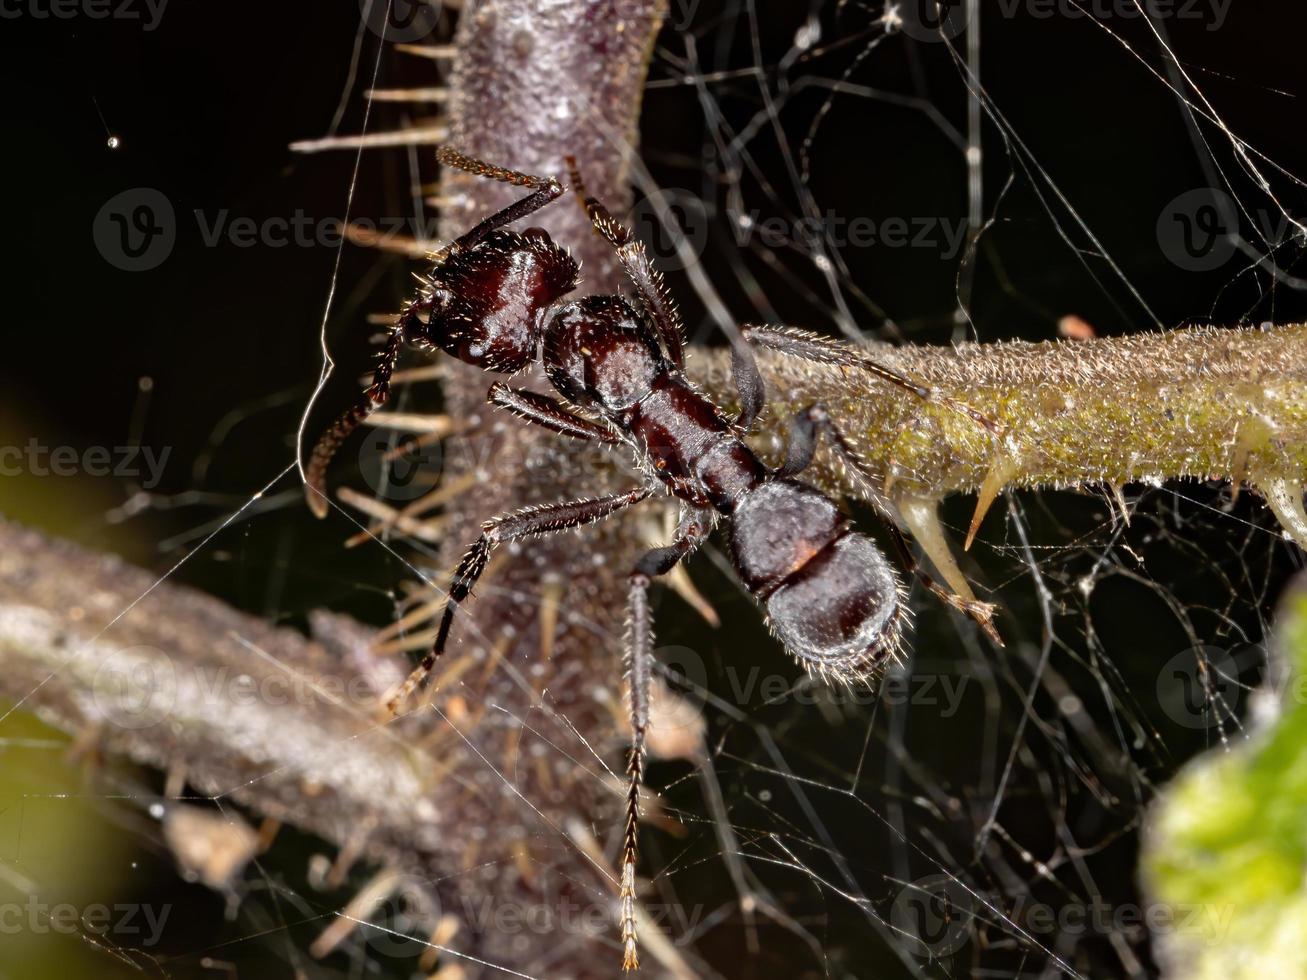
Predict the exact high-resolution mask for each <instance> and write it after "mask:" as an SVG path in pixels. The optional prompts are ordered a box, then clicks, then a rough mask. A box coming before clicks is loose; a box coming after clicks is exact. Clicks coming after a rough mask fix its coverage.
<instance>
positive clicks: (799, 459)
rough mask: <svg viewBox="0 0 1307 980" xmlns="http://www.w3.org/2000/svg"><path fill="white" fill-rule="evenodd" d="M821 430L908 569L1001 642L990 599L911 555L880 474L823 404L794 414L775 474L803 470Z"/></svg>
mask: <svg viewBox="0 0 1307 980" xmlns="http://www.w3.org/2000/svg"><path fill="white" fill-rule="evenodd" d="M822 434H825V436H826V438H827V440H828V441H829V442H830V444H831V446H832V448H833V449H834V450H835V453H836V455H837V456H838V457H839V458H840V461H841V462H842V463H843V464H844V465H845V466H846V467H848V468H849V470H851V471H852V472H853V473H854V474H855V475H857V477H858V478H859V480H860V481H861V483H862V484H863V486H864V489H865V492H866V495H867V498H868V499H869V500H870V501H871V503H872V506H874V507H875V508H876V510H877V511H878V512H879V513H880V514H881V516H882V517H883V518H884V519H885V526H886V527H887V528H888V529H889V532H890V536H891V537H892V538H893V540H894V547H895V549H896V550H897V551H898V553H899V558H900V560H901V561H902V562H903V565H904V567H906V568H907V570H908V572H909V573H911V574H913V575H915V576H916V577H917V579H918V580H919V581H920V582H921V584H922V585H924V586H925V587H926V588H927V589H928V590H929V591H930V592H931V594H932V595H934V596H935V597H936V598H938V599H939V600H941V601H942V602H944V603H945V604H947V605H949V606H952V607H953V608H954V609H956V610H958V611H959V612H962V613H965V614H966V615H968V616H970V617H971V618H972V619H973V620H975V621H976V624H977V625H978V626H979V627H980V628H981V629H982V630H983V631H984V633H985V635H986V636H988V637H989V638H990V639H991V640H993V641H994V643H995V644H997V645H998V646H1000V647H1001V646H1003V639H1002V637H1000V636H999V634H998V630H997V629H996V628H995V626H994V608H995V607H994V605H993V604H992V603H989V602H980V601H978V600H976V599H972V598H968V597H966V596H961V595H958V594H957V593H954V592H950V591H949V590H948V589H946V588H944V586H942V585H940V584H939V583H938V582H936V581H935V580H934V579H933V578H932V577H931V576H930V575H929V574H927V573H926V571H925V569H923V568H922V567H921V564H920V562H918V561H917V559H916V558H915V557H914V556H913V554H912V549H911V548H910V547H909V546H908V542H907V539H906V538H905V537H904V534H903V532H902V531H901V530H900V529H899V526H898V523H897V520H896V515H895V511H894V507H893V505H892V504H891V503H890V502H889V501H888V500H887V499H886V498H885V496H884V494H883V493H882V492H881V490H880V480H879V478H878V477H877V475H876V474H875V473H873V472H872V471H871V468H870V467H869V466H867V462H866V460H864V459H863V458H862V455H861V454H860V453H859V452H858V451H857V450H856V449H854V448H853V446H851V445H850V444H849V441H848V440H847V439H846V438H845V437H844V433H842V432H840V430H839V427H838V426H837V425H836V424H835V422H834V420H833V419H832V418H831V417H830V413H829V412H827V411H826V408H825V406H824V405H821V404H815V405H810V406H808V407H807V408H805V409H803V410H802V411H801V412H799V413H798V414H796V415H795V416H794V421H793V422H792V423H791V425H790V434H789V440H788V442H787V444H786V449H785V462H784V463H782V464H781V467H780V469H778V470H777V471H776V472H777V475H778V476H782V477H789V476H796V475H798V474H799V473H802V472H803V471H804V470H806V469H807V468H808V467H809V466H810V465H811V464H812V460H813V457H814V456H815V455H816V452H817V440H818V438H819V437H820V436H821V435H822Z"/></svg>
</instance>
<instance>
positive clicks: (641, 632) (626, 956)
mask: <svg viewBox="0 0 1307 980" xmlns="http://www.w3.org/2000/svg"><path fill="white" fill-rule="evenodd" d="M714 520H715V515H714V514H713V512H712V511H709V510H691V511H688V512H687V513H686V514H685V516H684V517H682V519H681V525H680V527H679V528H677V531H676V540H675V541H673V542H672V543H671V544H670V545H668V546H667V547H665V548H655V549H653V550H652V551H649V552H647V553H646V554H645V555H644V557H642V558H641V559H640V560H639V561H638V562H636V565H635V569H634V570H633V571H632V572H631V576H630V578H629V579H628V582H629V587H628V592H627V605H626V658H625V659H626V682H627V691H628V695H627V696H628V698H629V699H630V705H629V707H630V711H631V754H630V756H629V757H628V759H627V765H626V778H627V786H626V829H625V832H624V833H623V835H622V872H621V883H620V888H621V891H620V901H621V919H622V950H623V953H622V969H623V970H635V969H638V968H639V966H640V958H639V950H638V947H637V944H636V936H635V863H636V859H637V857H638V856H639V855H638V846H637V839H638V824H639V819H640V785H641V783H642V782H643V781H644V752H645V747H644V743H645V734H646V731H647V729H648V727H649V681H650V678H651V676H652V671H653V643H654V633H653V616H652V614H651V613H650V611H649V586H650V584H651V583H652V581H653V579H655V578H657V577H658V576H660V575H666V574H667V573H668V572H670V571H671V570H672V569H673V568H675V567H676V566H677V564H679V563H680V562H681V561H683V560H684V559H685V558H686V557H687V556H688V555H690V554H691V553H693V552H694V551H695V549H697V548H698V547H699V545H701V544H702V543H703V540H704V538H706V537H707V536H708V533H709V532H710V531H711V530H712V527H713V523H714Z"/></svg>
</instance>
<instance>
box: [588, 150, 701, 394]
mask: <svg viewBox="0 0 1307 980" xmlns="http://www.w3.org/2000/svg"><path fill="white" fill-rule="evenodd" d="M566 160H567V167H568V170H569V171H570V176H571V181H572V189H573V190H574V191H576V196H577V197H578V198H580V199H581V201H582V205H581V206H582V207H583V208H585V213H586V214H587V215H588V216H589V217H590V223H591V224H592V225H594V228H595V231H597V232H598V233H599V234H600V235H602V236H603V237H604V238H605V239H607V240H608V244H610V245H612V246H613V248H615V249H616V250H617V260H618V261H619V262H621V263H622V268H623V269H625V270H626V275H627V277H628V278H629V279H630V280H631V282H632V283H633V284H634V285H635V288H636V291H637V292H638V293H639V294H640V299H641V301H642V302H643V303H644V306H645V309H647V310H648V311H649V315H650V316H651V317H653V321H654V326H656V327H657V328H658V336H659V337H661V338H662V341H663V346H664V347H666V348H667V354H668V356H669V357H670V358H671V359H672V363H673V364H675V365H676V366H677V367H678V368H682V367H685V340H684V338H683V337H682V331H681V315H680V313H678V312H677V310H676V304H675V303H673V302H672V300H671V297H670V296H668V295H667V284H666V283H665V282H663V276H662V273H661V272H659V271H658V270H657V269H655V268H654V267H653V266H652V265H651V264H650V262H649V256H648V254H647V253H646V252H645V250H644V243H643V242H641V241H640V240H639V239H638V238H634V237H632V235H631V233H630V232H629V231H628V230H627V229H626V227H625V226H623V225H622V224H620V223H619V222H618V221H617V219H616V218H614V217H613V216H612V215H611V214H610V213H609V211H608V209H607V208H606V207H604V206H603V205H602V204H600V203H599V201H598V200H596V199H595V198H593V197H590V196H589V195H588V194H586V191H585V183H584V181H582V180H581V171H580V170H578V169H577V165H576V157H573V156H569V157H567V158H566Z"/></svg>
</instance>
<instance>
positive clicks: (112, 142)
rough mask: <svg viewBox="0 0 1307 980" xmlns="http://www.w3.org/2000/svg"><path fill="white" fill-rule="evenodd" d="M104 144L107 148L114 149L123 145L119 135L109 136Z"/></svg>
mask: <svg viewBox="0 0 1307 980" xmlns="http://www.w3.org/2000/svg"><path fill="white" fill-rule="evenodd" d="M105 145H106V146H108V147H109V149H111V150H116V149H118V148H119V147H120V146H122V145H123V141H122V138H121V137H118V136H110V137H109V139H108V140H107V141H106V144H105Z"/></svg>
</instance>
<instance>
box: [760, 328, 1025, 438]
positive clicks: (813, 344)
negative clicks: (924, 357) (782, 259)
mask: <svg viewBox="0 0 1307 980" xmlns="http://www.w3.org/2000/svg"><path fill="white" fill-rule="evenodd" d="M740 332H741V333H742V334H743V335H744V338H745V339H746V340H748V341H749V342H750V343H754V344H757V345H758V346H759V347H765V348H767V349H768V350H774V351H776V352H777V353H780V354H787V355H789V356H790V357H799V358H802V359H803V360H805V361H813V362H815V363H817V364H833V365H835V366H837V367H841V368H856V369H857V370H859V371H865V372H866V373H868V374H870V375H872V376H873V377H877V378H879V379H880V380H882V381H886V382H888V383H890V384H892V385H896V386H897V387H899V388H902V389H903V390H904V391H908V392H911V393H912V394H913V395H915V396H916V397H918V398H920V399H921V400H922V401H927V402H939V403H940V404H942V405H946V406H948V407H949V408H951V409H953V410H954V411H956V412H961V413H962V414H963V415H966V416H967V417H968V418H970V419H971V420H972V421H973V422H975V423H977V424H978V425H981V426H983V427H984V428H986V429H988V430H989V431H990V432H993V433H995V434H996V435H1001V434H1002V433H1003V431H1004V430H1003V426H1002V425H1000V424H999V423H998V422H995V421H994V420H993V419H991V418H989V416H987V415H985V414H983V413H981V412H978V411H976V410H975V409H974V408H971V407H970V406H969V405H964V404H962V403H961V402H958V401H955V400H954V399H952V398H948V397H946V396H944V395H942V394H940V393H939V391H938V390H936V389H934V388H929V387H927V386H925V385H923V384H919V383H917V382H916V381H913V380H912V379H911V378H909V377H908V376H907V375H904V374H900V373H899V372H898V371H895V370H894V369H893V368H890V367H886V366H885V365H884V364H881V363H880V362H879V361H877V360H876V359H875V358H873V357H871V356H869V355H867V354H864V353H861V352H860V351H857V350H855V349H851V348H850V347H849V346H848V345H847V344H841V343H839V342H838V341H835V340H832V339H831V338H829V337H823V336H822V335H821V334H816V333H811V332H810V331H807V330H800V329H798V328H797V327H764V326H758V325H756V324H746V325H745V326H742V327H741V328H740Z"/></svg>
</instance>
